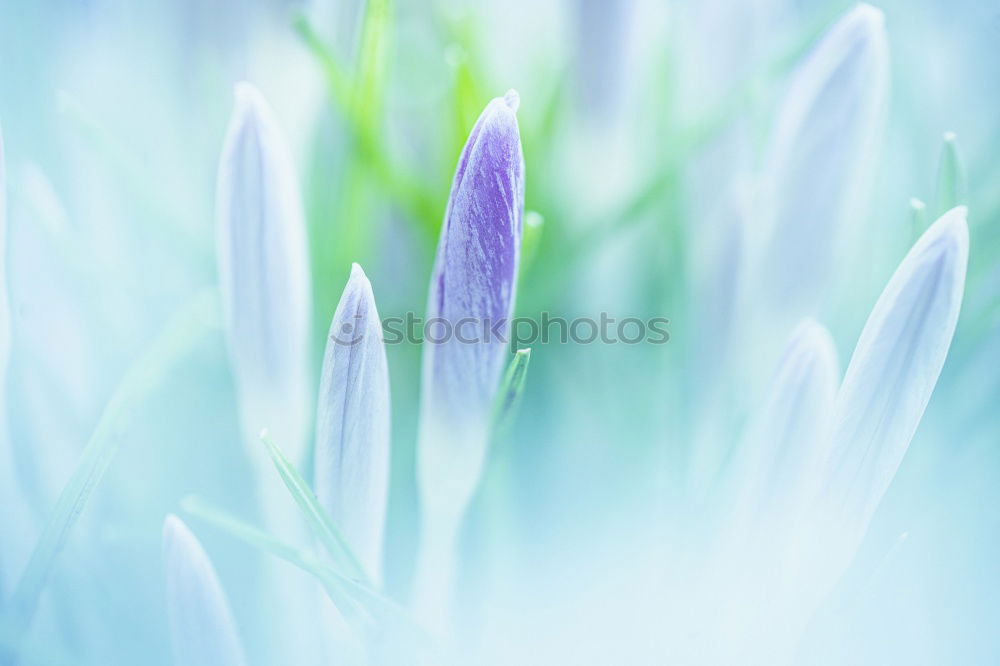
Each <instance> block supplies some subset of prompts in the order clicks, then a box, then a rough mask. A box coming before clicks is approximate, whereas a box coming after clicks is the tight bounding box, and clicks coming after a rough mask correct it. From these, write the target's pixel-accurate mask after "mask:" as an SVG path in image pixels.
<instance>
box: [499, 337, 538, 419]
mask: <svg viewBox="0 0 1000 666" xmlns="http://www.w3.org/2000/svg"><path fill="white" fill-rule="evenodd" d="M530 361H531V348H530V347H527V348H525V349H519V350H517V352H516V353H515V354H514V358H513V359H511V361H510V364H509V365H508V366H507V371H506V372H505V373H504V377H503V381H502V382H501V383H500V389H499V390H498V391H497V395H496V398H495V399H494V402H493V419H492V423H493V425H492V428H491V432H492V433H493V436H494V438H496V437H497V436H498V435H501V434H503V433H504V432H505V431H506V430H507V428H509V427H510V424H511V423H512V422H513V420H514V416H515V415H516V414H517V409H518V406H519V405H520V404H521V396H522V394H523V393H524V383H525V381H526V380H527V378H528V363H529V362H530Z"/></svg>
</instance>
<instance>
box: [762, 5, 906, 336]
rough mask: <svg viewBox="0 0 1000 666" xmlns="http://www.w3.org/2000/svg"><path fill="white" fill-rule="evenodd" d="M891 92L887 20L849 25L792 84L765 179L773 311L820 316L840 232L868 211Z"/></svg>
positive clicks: (864, 10)
mask: <svg viewBox="0 0 1000 666" xmlns="http://www.w3.org/2000/svg"><path fill="white" fill-rule="evenodd" d="M887 90H888V46H887V38H886V32H885V26H884V15H883V14H882V12H881V11H880V10H878V9H875V8H874V7H872V6H870V5H866V4H860V5H857V6H856V7H855V8H854V9H852V10H851V11H849V12H848V13H847V14H846V15H845V16H844V17H843V18H841V19H840V20H839V21H838V22H837V23H836V25H834V26H833V27H832V28H831V29H830V30H829V31H828V32H827V33H826V35H825V36H824V37H823V38H822V39H821V41H820V43H819V44H818V45H817V46H816V47H815V49H814V50H813V51H812V52H811V53H810V54H809V55H808V56H807V57H806V59H805V61H804V62H803V63H802V65H800V66H799V68H798V69H797V70H796V72H795V73H794V75H793V77H792V81H791V84H790V86H789V89H788V93H787V94H786V96H785V98H784V101H783V102H782V104H781V107H780V110H779V112H778V117H777V121H776V123H775V129H774V133H773V135H772V137H771V141H770V146H769V151H768V157H767V160H766V163H765V173H764V183H763V187H764V202H763V204H764V206H763V209H764V210H765V211H767V212H766V214H765V217H766V218H767V219H766V223H765V227H764V229H763V230H762V231H763V234H762V237H761V238H758V239H757V241H758V242H759V243H760V244H761V247H760V248H759V250H760V252H759V256H758V257H757V264H756V268H757V270H758V271H759V272H760V279H761V283H762V288H763V289H764V290H765V293H766V294H768V296H769V300H770V304H771V305H772V306H775V305H777V306H780V308H781V309H782V310H783V311H788V313H789V314H790V315H791V316H794V317H796V318H798V317H800V316H802V315H808V314H814V313H815V311H816V309H817V306H818V304H819V303H820V302H821V300H822V297H823V294H824V291H825V287H826V286H827V281H828V278H829V275H830V272H831V269H832V267H833V262H834V259H835V248H836V246H837V243H838V242H839V239H840V238H841V237H840V235H839V234H840V231H841V227H844V226H845V223H846V222H847V221H848V220H849V219H850V217H851V216H850V214H851V213H852V212H854V209H855V208H856V207H857V206H858V205H859V204H860V203H861V202H860V201H859V194H858V193H859V192H861V193H863V191H864V184H865V183H866V182H867V181H868V180H869V179H868V167H869V165H870V162H871V158H872V153H873V147H874V144H875V139H876V137H877V134H878V128H879V125H880V120H881V117H882V112H883V109H884V106H885V100H886V96H887Z"/></svg>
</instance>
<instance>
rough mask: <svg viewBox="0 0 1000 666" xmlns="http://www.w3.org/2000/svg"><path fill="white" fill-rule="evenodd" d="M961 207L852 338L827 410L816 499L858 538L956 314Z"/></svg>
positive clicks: (912, 257)
mask: <svg viewBox="0 0 1000 666" xmlns="http://www.w3.org/2000/svg"><path fill="white" fill-rule="evenodd" d="M965 217H966V209H965V208H964V207H958V208H954V209H952V210H951V211H949V212H948V213H946V214H945V215H943V216H942V217H941V218H940V219H939V220H938V221H937V222H935V223H934V224H933V225H931V227H930V228H929V229H928V230H927V231H926V232H925V233H924V235H923V236H921V238H920V239H919V240H918V241H917V243H916V244H915V245H914V246H913V249H911V250H910V252H909V254H907V255H906V258H905V259H904V260H903V262H902V263H901V264H900V266H899V268H898V269H896V272H895V274H894V275H893V276H892V279H891V280H889V284H888V285H887V286H886V288H885V290H884V291H883V292H882V295H881V296H880V297H879V299H878V302H877V303H876V304H875V307H874V309H873V310H872V313H871V315H870V316H869V317H868V321H867V323H866V324H865V327H864V330H863V331H862V333H861V338H860V339H859V340H858V344H857V347H855V349H854V355H853V356H852V357H851V363H850V365H849V366H848V368H847V373H846V376H845V377H844V383H843V385H842V386H841V388H840V391H839V393H838V394H837V401H836V406H835V409H834V417H833V430H832V441H831V453H830V459H829V462H828V481H827V483H826V484H825V487H824V489H823V492H824V495H823V497H821V500H822V502H823V503H824V504H825V505H826V506H827V507H829V508H830V510H833V511H835V512H836V513H837V514H838V515H840V516H841V517H842V518H843V520H844V521H845V524H846V525H847V526H848V528H849V534H851V535H852V537H853V538H860V536H861V535H862V534H863V532H864V530H865V529H866V528H867V526H868V522H869V521H870V519H871V516H872V514H873V513H874V511H875V508H876V507H877V505H878V503H879V501H880V500H881V499H882V496H883V494H885V491H886V489H887V488H888V487H889V483H890V482H891V481H892V478H893V476H895V474H896V469H897V468H898V467H899V463H900V462H901V461H902V459H903V455H904V454H905V453H906V449H907V447H908V446H909V444H910V440H911V439H912V437H913V433H914V432H915V431H916V429H917V425H918V424H919V423H920V418H921V417H922V416H923V413H924V409H925V408H926V406H927V402H928V400H930V397H931V392H932V391H933V390H934V385H935V384H936V383H937V379H938V375H939V374H940V373H941V368H942V366H943V365H944V360H945V356H946V355H947V353H948V348H949V346H950V345H951V339H952V336H953V334H954V332H955V325H956V323H957V322H958V313H959V309H960V307H961V304H962V292H963V290H964V288H965V273H966V264H967V261H968V256H969V231H968V226H967V225H966V221H965Z"/></svg>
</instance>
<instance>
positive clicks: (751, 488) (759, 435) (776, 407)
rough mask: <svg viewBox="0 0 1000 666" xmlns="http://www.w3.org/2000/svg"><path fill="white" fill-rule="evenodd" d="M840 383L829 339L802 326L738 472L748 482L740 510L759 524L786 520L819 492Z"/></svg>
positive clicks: (813, 326)
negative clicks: (807, 495)
mask: <svg viewBox="0 0 1000 666" xmlns="http://www.w3.org/2000/svg"><path fill="white" fill-rule="evenodd" d="M839 380H840V372H839V370H838V363H837V352H836V349H835V347H834V345H833V340H832V339H831V338H830V333H829V332H828V331H827V330H826V328H824V327H823V326H821V325H820V324H818V323H816V322H815V321H812V320H806V321H804V322H802V323H801V324H799V326H798V327H797V328H796V329H795V332H794V333H793V334H792V336H791V339H790V340H789V342H788V345H787V346H786V347H785V353H784V355H783V356H782V359H781V361H780V362H779V365H778V369H777V372H776V373H775V376H774V378H773V380H772V382H771V385H770V388H769V389H768V392H767V396H766V398H765V400H764V404H763V405H762V406H761V408H760V410H759V412H758V414H757V416H756V418H755V420H754V423H753V424H752V426H751V431H750V434H749V436H748V438H747V441H746V443H745V444H744V451H745V454H744V455H743V464H741V465H740V466H739V467H740V468H742V469H744V470H745V473H747V474H748V475H749V477H750V478H749V481H748V483H747V484H746V486H745V487H746V492H745V497H743V498H742V499H741V501H740V502H739V504H740V505H742V506H746V507H747V508H748V510H750V511H751V512H752V513H754V514H757V517H758V518H764V519H773V518H776V517H778V516H777V515H776V514H778V513H781V514H783V515H787V513H788V512H789V511H792V510H794V509H795V508H796V507H798V506H801V504H802V502H801V500H802V498H803V495H804V493H805V492H807V491H808V490H809V489H811V488H813V487H814V486H815V482H816V479H817V474H818V473H819V470H820V469H821V466H822V464H823V462H824V461H825V458H826V448H825V444H826V441H827V438H826V435H827V433H828V428H829V423H830V416H831V413H832V411H833V404H834V396H835V394H836V391H837V385H838V382H839ZM761 514H763V515H761Z"/></svg>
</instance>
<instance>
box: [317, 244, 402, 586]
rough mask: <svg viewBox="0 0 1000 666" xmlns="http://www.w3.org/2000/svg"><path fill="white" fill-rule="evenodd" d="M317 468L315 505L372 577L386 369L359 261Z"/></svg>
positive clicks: (344, 300)
mask: <svg viewBox="0 0 1000 666" xmlns="http://www.w3.org/2000/svg"><path fill="white" fill-rule="evenodd" d="M315 467H316V495H317V496H318V497H319V501H320V502H321V503H322V505H323V507H324V508H325V509H326V510H327V511H328V512H329V513H330V515H331V516H332V517H333V520H334V522H336V523H337V525H338V527H339V528H340V529H341V531H342V532H343V534H344V536H345V537H346V538H347V541H348V543H349V544H350V546H351V548H352V549H353V551H354V552H355V553H356V554H357V556H358V558H359V559H360V561H361V563H362V565H363V566H364V567H365V568H366V570H367V571H368V573H369V575H371V576H372V577H373V578H375V579H376V580H377V579H378V578H379V573H380V570H381V557H382V533H383V528H384V525H385V508H386V499H387V493H388V483H389V371H388V367H387V365H386V359H385V345H384V344H383V342H382V324H381V322H380V320H379V316H378V311H377V310H376V309H375V297H374V296H373V295H372V287H371V284H370V283H369V282H368V278H367V277H366V276H365V273H364V271H362V270H361V267H360V266H358V265H357V264H354V265H353V266H352V267H351V277H350V279H349V280H348V281H347V286H346V287H345V288H344V294H343V295H342V296H341V297H340V303H339V304H338V305H337V311H336V313H335V314H334V315H333V322H332V323H331V324H330V334H329V337H328V338H327V341H326V354H325V356H324V358H323V374H322V377H321V378H320V387H319V403H318V404H317V406H316V465H315Z"/></svg>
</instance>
